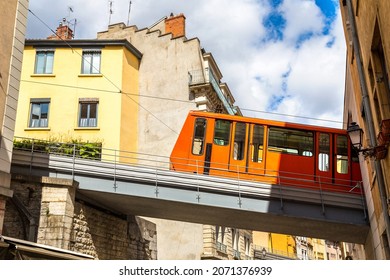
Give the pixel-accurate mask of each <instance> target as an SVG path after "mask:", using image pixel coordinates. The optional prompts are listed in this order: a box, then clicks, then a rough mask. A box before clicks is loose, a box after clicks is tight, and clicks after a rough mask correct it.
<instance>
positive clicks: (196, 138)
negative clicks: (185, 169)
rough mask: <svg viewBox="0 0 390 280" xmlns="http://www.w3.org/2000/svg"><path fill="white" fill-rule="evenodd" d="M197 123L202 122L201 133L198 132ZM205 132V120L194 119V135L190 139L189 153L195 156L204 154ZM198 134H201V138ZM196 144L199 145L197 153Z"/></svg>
mask: <svg viewBox="0 0 390 280" xmlns="http://www.w3.org/2000/svg"><path fill="white" fill-rule="evenodd" d="M198 121H203V127H201V128H202V131H199V130H198V129H197V128H198ZM206 130H207V119H206V118H196V119H195V122H194V134H193V137H192V148H191V153H192V154H193V155H195V156H201V155H203V153H204V150H205V141H206ZM199 132H202V134H203V135H202V136H201V135H200V134H199ZM197 144H199V147H200V148H199V152H196V149H195V148H196V147H197Z"/></svg>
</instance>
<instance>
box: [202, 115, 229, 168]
mask: <svg viewBox="0 0 390 280" xmlns="http://www.w3.org/2000/svg"><path fill="white" fill-rule="evenodd" d="M231 129H232V122H231V121H228V120H220V119H217V120H215V124H214V136H213V142H212V143H207V145H206V157H205V161H206V163H205V164H208V165H209V173H207V172H205V173H206V174H212V175H228V174H229V156H230V141H231V136H230V135H231ZM205 171H206V167H205Z"/></svg>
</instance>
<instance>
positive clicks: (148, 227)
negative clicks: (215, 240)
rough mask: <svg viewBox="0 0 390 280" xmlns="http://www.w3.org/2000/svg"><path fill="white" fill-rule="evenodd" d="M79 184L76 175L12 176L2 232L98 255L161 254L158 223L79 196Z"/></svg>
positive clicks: (132, 256) (143, 256) (133, 256)
mask: <svg viewBox="0 0 390 280" xmlns="http://www.w3.org/2000/svg"><path fill="white" fill-rule="evenodd" d="M77 186H78V183H77V182H75V181H73V180H64V179H56V178H49V177H32V176H22V175H17V176H13V178H12V182H11V189H12V190H13V191H14V196H13V197H12V199H9V202H7V204H6V209H5V218H4V231H3V235H5V236H9V237H14V238H19V239H24V240H28V241H33V242H37V243H40V244H45V245H49V246H54V247H57V248H61V249H66V250H72V251H76V252H80V253H84V254H88V255H91V256H94V257H95V258H97V259H106V260H119V259H142V260H144V259H156V258H157V232H156V226H155V224H153V223H151V222H148V221H146V220H143V219H141V218H138V217H135V216H125V215H121V214H117V213H111V212H110V211H108V210H107V209H102V208H97V207H94V206H92V205H90V204H87V203H84V202H83V201H80V200H77V199H76V197H77Z"/></svg>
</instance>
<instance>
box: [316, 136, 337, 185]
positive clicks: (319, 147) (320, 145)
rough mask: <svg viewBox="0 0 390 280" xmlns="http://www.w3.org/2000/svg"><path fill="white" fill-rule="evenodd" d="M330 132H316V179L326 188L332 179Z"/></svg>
mask: <svg viewBox="0 0 390 280" xmlns="http://www.w3.org/2000/svg"><path fill="white" fill-rule="evenodd" d="M332 150H333V149H332V141H331V134H329V133H323V132H317V137H316V151H317V152H316V157H317V159H316V163H317V164H316V165H317V166H316V181H317V182H318V183H319V184H320V185H321V186H323V187H324V188H327V187H328V186H329V185H330V184H332V181H333V174H332V170H333V160H332Z"/></svg>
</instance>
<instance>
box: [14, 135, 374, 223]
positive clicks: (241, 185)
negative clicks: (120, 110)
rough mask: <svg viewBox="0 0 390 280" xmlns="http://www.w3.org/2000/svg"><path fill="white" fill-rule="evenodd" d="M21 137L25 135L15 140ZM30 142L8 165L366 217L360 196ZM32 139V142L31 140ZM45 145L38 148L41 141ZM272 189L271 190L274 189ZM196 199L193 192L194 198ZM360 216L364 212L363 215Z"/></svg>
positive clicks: (110, 152) (132, 155)
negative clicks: (357, 212)
mask: <svg viewBox="0 0 390 280" xmlns="http://www.w3.org/2000/svg"><path fill="white" fill-rule="evenodd" d="M17 139H24V140H27V139H28V138H16V140H17ZM29 140H31V141H32V143H31V145H30V146H24V147H17V146H15V148H14V152H13V158H12V164H16V165H22V166H28V167H29V168H30V171H31V170H32V169H33V168H43V169H48V170H58V171H63V172H67V173H69V174H71V175H72V176H74V175H75V174H81V175H86V176H92V177H93V176H96V175H98V176H99V177H105V178H109V179H110V180H112V181H113V188H114V190H115V191H116V188H117V186H116V181H117V180H124V181H136V182H144V183H149V184H154V185H155V187H156V196H158V188H159V186H163V185H165V186H166V185H169V186H172V187H177V188H185V189H192V190H193V191H195V192H197V193H198V194H199V192H200V191H206V192H208V191H209V192H223V193H224V194H226V195H232V196H236V197H237V198H238V207H240V208H241V207H242V204H241V198H242V197H245V196H250V197H258V198H260V199H270V198H274V199H278V200H280V203H281V207H283V202H284V201H285V200H293V201H301V202H308V203H315V204H319V205H322V207H323V210H325V206H326V205H333V206H340V207H347V208H354V209H362V211H363V212H364V215H366V207H365V201H364V197H363V196H360V195H356V194H352V193H348V192H346V193H341V192H331V191H326V190H321V189H317V190H316V189H307V188H293V187H288V186H282V185H271V184H268V183H261V182H256V181H246V180H240V179H239V174H238V178H224V177H217V176H209V175H203V174H199V173H187V172H176V171H173V170H170V169H169V166H170V161H169V158H167V157H162V156H155V155H150V154H140V153H134V152H128V151H117V150H112V149H104V148H100V149H101V152H100V159H97V158H92V159H91V158H88V157H83V156H82V155H80V150H81V148H82V145H78V144H72V145H73V148H72V149H70V150H66V152H64V151H63V150H61V149H62V148H61V149H60V148H59V147H63V145H61V144H63V143H44V141H42V140H36V139H29ZM35 141H36V142H35ZM43 144H44V145H46V147H48V148H45V149H43V147H42V145H43ZM276 189H277V191H275V190H276ZM200 200H201V198H200V195H198V202H200ZM365 217H366V216H365Z"/></svg>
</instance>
